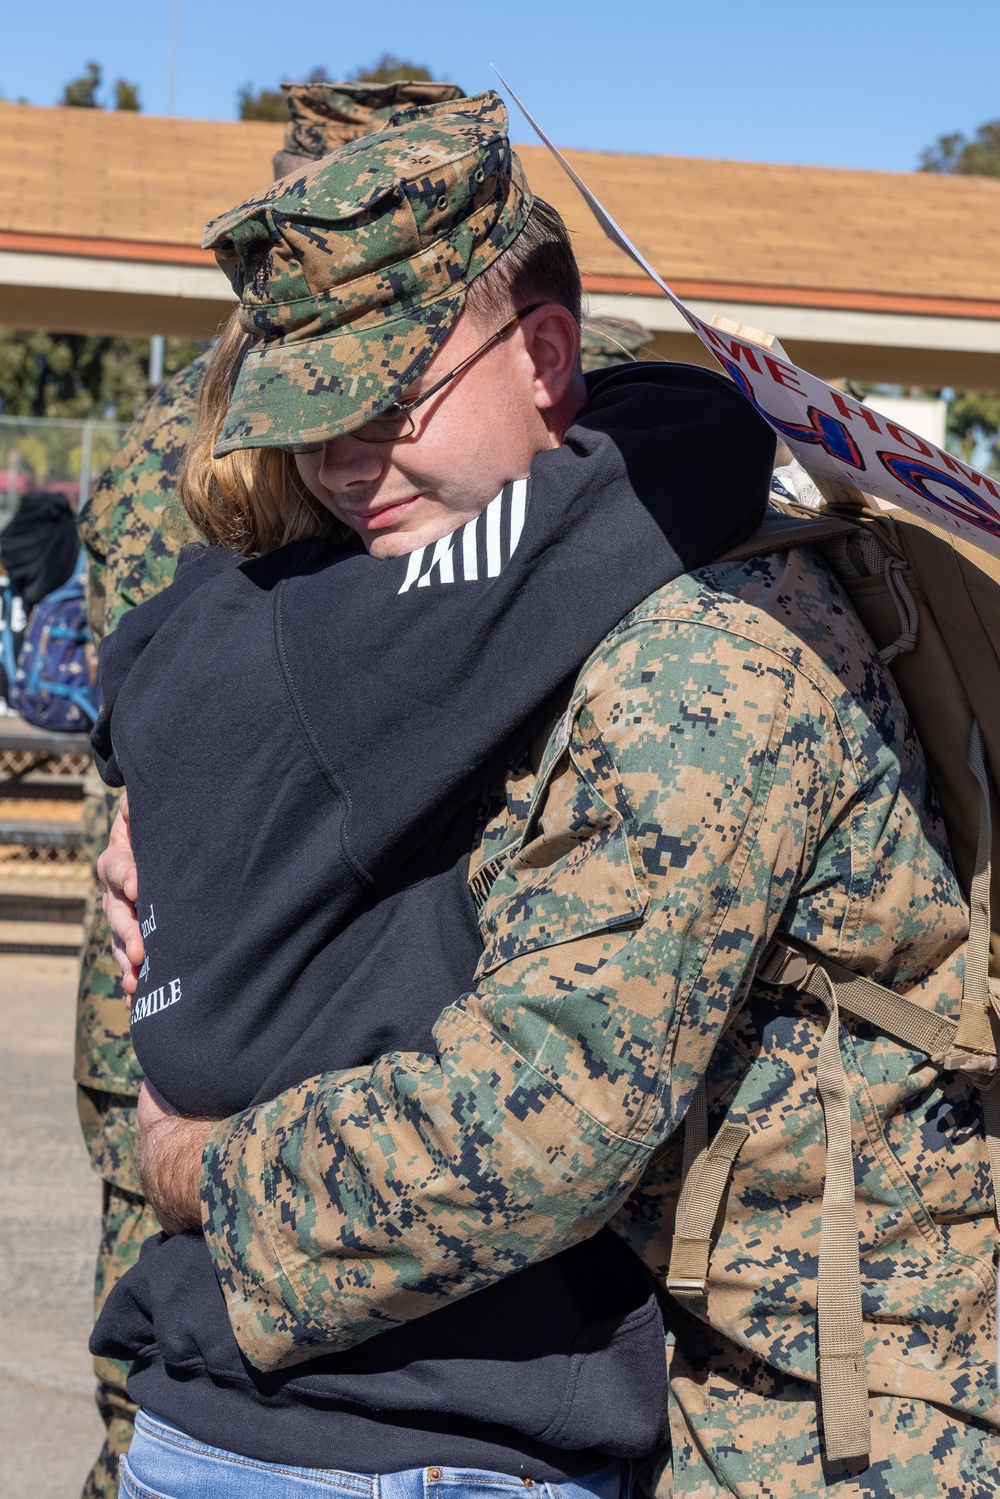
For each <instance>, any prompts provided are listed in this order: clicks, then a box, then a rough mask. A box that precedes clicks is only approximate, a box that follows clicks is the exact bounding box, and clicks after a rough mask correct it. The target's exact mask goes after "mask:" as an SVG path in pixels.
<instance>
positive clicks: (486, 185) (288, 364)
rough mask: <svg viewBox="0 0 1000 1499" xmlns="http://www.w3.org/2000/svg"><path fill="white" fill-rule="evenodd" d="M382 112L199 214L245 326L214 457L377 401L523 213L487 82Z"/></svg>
mask: <svg viewBox="0 0 1000 1499" xmlns="http://www.w3.org/2000/svg"><path fill="white" fill-rule="evenodd" d="M393 119H394V123H392V122H391V123H390V124H389V126H388V127H387V128H386V129H385V130H384V131H382V132H381V133H380V134H378V135H370V136H367V137H366V138H365V139H363V140H356V141H353V142H352V143H351V144H350V145H347V146H343V147H342V148H341V149H340V150H339V151H335V152H333V153H332V154H331V155H329V156H326V157H324V158H323V160H322V161H319V162H316V163H314V164H312V165H311V166H310V167H308V168H306V169H304V170H302V171H301V172H299V173H297V174H295V175H293V176H290V177H286V178H283V179H282V180H281V181H280V182H276V183H274V184H273V185H272V186H271V187H269V188H267V189H265V191H264V192H262V193H258V194H256V195H255V196H254V197H253V198H250V199H248V200H247V201H246V202H245V203H241V204H240V205H239V206H238V207H236V208H234V209H232V210H231V211H230V212H229V213H227V214H223V215H222V217H221V218H218V219H216V220H215V221H214V222H213V223H212V224H210V225H209V226H208V228H207V230H206V233H205V241H204V242H205V244H206V245H208V246H211V247H212V248H213V249H214V250H215V252H216V257H217V259H218V261H219V264H220V265H221V266H222V267H223V269H224V270H225V271H226V274H227V275H228V276H229V279H230V281H231V283H232V285H233V288H234V290H235V291H236V292H237V294H238V295H239V297H240V302H241V306H240V321H241V323H242V326H243V327H244V328H245V329H246V330H247V332H248V333H251V334H252V335H253V338H254V343H253V345H252V346H251V349H250V351H249V353H248V354H247V355H246V357H245V359H244V362H243V367H242V369H241V371H240V373H239V376H238V378H237V384H236V389H235V392H234V395H233V399H232V402H231V405H230V409H229V413H228V415H227V419H226V422H225V424H224V427H223V430H222V433H221V435H220V439H219V442H218V444H217V445H216V449H215V451H216V453H217V454H218V455H219V456H222V455H223V454H225V453H230V452H233V451H234V450H235V449H237V448H247V447H284V446H287V445H289V444H291V443H299V442H315V441H317V440H318V439H319V438H321V437H324V436H326V437H337V436H341V435H342V434H344V433H345V432H349V431H352V430H354V429H355V428H357V427H360V426H363V425H364V424H365V422H367V421H370V420H371V418H372V417H373V416H376V415H378V413H379V412H381V411H384V410H385V409H386V407H387V406H390V405H391V404H392V402H393V401H395V400H398V399H399V396H400V395H401V394H402V392H403V391H404V390H405V388H406V387H407V386H408V385H409V384H410V383H411V382H412V381H413V380H414V379H416V377H417V375H419V374H420V372H421V371H422V370H423V368H424V367H425V365H426V364H427V363H428V362H429V361H430V359H431V358H432V357H433V355H434V354H435V352H436V351H437V350H438V349H439V348H440V347H441V344H442V343H443V342H444V340H445V338H446V337H447V335H448V332H449V331H450V329H451V328H452V326H453V325H454V323H455V320H456V318H457V317H458V315H459V313H460V312H461V310H462V306H463V303H464V301H465V296H466V293H467V291H468V288H469V286H470V285H471V284H472V282H473V281H474V280H475V279H476V277H477V276H480V275H482V274H483V272H484V271H486V270H487V269H488V268H489V267H490V266H491V265H492V264H493V263H494V261H495V260H496V259H497V257H498V256H500V255H502V254H503V253H504V251H505V250H506V249H508V248H509V246H510V245H511V244H512V243H513V242H514V240H515V239H516V238H517V236H518V235H519V234H520V233H521V231H522V230H523V228H524V226H525V224H526V223H527V220H528V215H529V214H530V212H531V208H532V204H533V202H534V199H533V198H532V195H531V190H530V188H529V187H528V184H527V181H526V179H525V176H524V170H523V168H522V166H521V163H520V162H519V161H518V159H517V157H516V155H514V153H513V152H512V151H511V149H510V143H509V141H508V138H507V111H506V110H505V109H504V107H503V102H502V101H501V99H500V98H499V97H498V96H497V95H496V94H494V93H492V92H487V93H485V94H481V95H479V96H477V97H476V98H475V99H467V100H462V101H459V102H455V101H449V100H445V101H439V102H438V103H434V104H428V105H423V106H420V107H415V106H414V107H411V108H410V109H408V110H407V111H405V112H404V113H403V114H401V115H399V116H394V117H393Z"/></svg>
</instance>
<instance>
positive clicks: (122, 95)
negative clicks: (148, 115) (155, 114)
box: [115, 78, 142, 114]
mask: <svg viewBox="0 0 1000 1499" xmlns="http://www.w3.org/2000/svg"><path fill="white" fill-rule="evenodd" d="M115 108H116V109H127V110H129V111H131V112H133V113H135V114H138V113H139V111H140V110H141V109H142V105H141V104H140V103H139V87H138V84H135V83H126V81H125V79H124V78H116V79H115Z"/></svg>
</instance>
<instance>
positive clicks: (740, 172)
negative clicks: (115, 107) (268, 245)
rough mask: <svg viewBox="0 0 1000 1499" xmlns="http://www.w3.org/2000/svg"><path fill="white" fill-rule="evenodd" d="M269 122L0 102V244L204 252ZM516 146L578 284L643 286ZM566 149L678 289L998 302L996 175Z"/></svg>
mask: <svg viewBox="0 0 1000 1499" xmlns="http://www.w3.org/2000/svg"><path fill="white" fill-rule="evenodd" d="M281 137H282V127H281V126H280V125H269V124H264V123H260V122H250V121H247V122H231V123H230V122H219V121H208V120H187V119H163V118H157V117H154V116H147V115H135V114H125V113H115V112H105V111H104V110H87V109H41V108H37V107H35V106H32V105H21V104H3V103H0V249H2V248H18V247H20V248H23V249H32V248H33V249H47V250H63V251H66V252H70V253H76V254H101V255H110V256H116V255H119V256H125V257H128V258H138V259H160V260H164V259H170V260H178V261H180V260H183V261H197V262H200V261H202V260H203V259H209V258H210V257H208V256H206V255H205V252H202V251H200V250H199V249H198V245H199V243H200V239H201V232H202V228H203V226H204V224H205V222H206V221H207V220H208V219H209V218H211V217H213V216H214V215H216V214H218V213H221V212H222V211H224V210H225V209H227V208H229V207H230V206H231V205H232V204H233V203H236V202H239V200H240V199H241V198H242V197H245V196H247V195H249V194H250V193H251V192H253V191H255V190H256V189H257V188H258V187H260V186H261V185H262V184H263V183H265V182H266V181H267V180H268V179H269V177H270V158H271V154H272V153H273V152H274V151H275V150H276V149H277V148H278V147H279V145H280V143H281ZM519 150H520V153H521V155H522V158H523V160H524V164H525V167H526V169H527V172H528V176H529V179H530V181H531V183H532V186H533V187H534V189H535V191H536V192H538V193H540V194H541V195H542V196H543V197H546V198H549V199H550V200H551V201H552V202H553V203H554V204H555V205H556V206H557V207H558V208H559V210H560V212H562V214H563V215H564V217H565V218H566V221H567V223H568V224H569V226H570V229H571V231H572V233H573V237H574V243H575V245H576V248H577V254H578V256H579V259H580V263H581V266H582V268H583V270H584V273H585V276H586V280H587V283H588V285H589V286H590V288H591V289H592V290H609V291H615V290H621V291H638V292H649V291H651V290H652V287H651V284H650V283H649V282H648V280H647V279H646V278H644V277H642V276H641V274H640V273H639V272H638V271H637V269H636V268H635V267H634V266H632V264H631V262H630V261H629V260H628V259H627V258H626V257H625V256H624V255H623V254H622V252H621V251H619V250H617V249H616V248H615V247H614V246H613V245H611V244H610V243H609V242H608V241H607V240H606V239H605V238H604V236H603V234H602V233H601V231H600V230H599V228H598V227H597V225H596V223H594V221H593V219H592V218H591V216H590V214H589V212H588V211H587V209H586V207H585V205H584V204H583V202H582V200H581V199H580V197H579V195H578V193H577V192H576V189H575V188H574V187H573V186H572V184H571V183H570V182H569V181H568V180H567V179H566V178H565V177H564V175H563V174H562V172H561V171H560V169H559V168H558V166H557V165H556V163H555V162H554V161H553V160H552V158H551V157H550V156H549V154H548V152H546V151H545V150H544V148H542V147H540V146H524V147H519ZM569 154H570V157H571V160H572V161H573V164H574V166H575V167H576V169H577V170H578V171H579V173H580V175H581V176H582V177H583V178H584V180H585V181H586V182H588V183H589V184H590V185H591V187H592V188H593V189H594V191H595V192H596V193H597V195H598V196H599V197H600V198H601V199H602V200H603V201H604V203H605V204H606V205H607V207H608V208H609V210H610V211H611V213H612V214H613V215H614V216H615V218H617V219H618V220H619V222H620V223H621V224H622V227H623V228H624V229H626V231H627V232H628V233H629V234H630V235H631V236H632V238H633V239H634V240H635V241H636V243H637V244H638V245H639V247H640V248H641V249H642V250H643V251H644V253H645V254H646V255H647V257H648V258H649V259H650V260H651V261H652V262H653V264H655V265H656V266H657V267H658V268H659V269H660V271H661V273H662V274H663V275H664V276H666V277H667V279H668V280H670V281H671V284H672V285H674V286H675V287H676V289H677V290H678V291H679V292H680V294H681V295H685V296H698V295H702V296H715V297H717V298H720V299H723V300H742V299H749V300H758V301H769V302H786V303H788V302H794V303H797V304H799V305H807V306H837V307H877V308H883V309H885V310H890V311H892V310H898V311H923V312H926V313H931V314H934V313H951V314H955V313H958V314H962V313H964V314H965V315H968V316H980V317H982V316H988V317H997V316H1000V255H998V254H997V247H998V245H1000V181H996V180H993V179H989V178H978V177H946V176H936V175H933V174H929V173H889V172H858V171H845V170H839V169H832V168H826V167H791V166H777V165H767V164H759V163H753V162H735V161H711V160H701V159H694V158H686V157H673V156H626V155H618V154H612V153H610V152H598V151H573V152H570V153H569ZM88 246H89V248H88Z"/></svg>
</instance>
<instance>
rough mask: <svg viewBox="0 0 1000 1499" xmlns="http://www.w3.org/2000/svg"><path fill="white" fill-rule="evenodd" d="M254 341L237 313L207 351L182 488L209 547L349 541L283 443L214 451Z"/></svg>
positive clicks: (255, 553)
mask: <svg viewBox="0 0 1000 1499" xmlns="http://www.w3.org/2000/svg"><path fill="white" fill-rule="evenodd" d="M252 343H253V338H252V337H251V335H250V334H249V333H246V332H244V330H243V328H241V326H240V323H239V313H238V312H234V313H233V315H232V317H231V318H230V319H229V322H228V323H227V324H226V326H225V328H224V329H223V331H222V334H221V336H220V337H219V340H218V342H217V343H216V345H215V347H214V348H213V349H212V352H211V353H210V354H209V356H208V360H207V362H206V365H205V377H204V379H203V381H202V386H201V393H200V396H199V399H198V413H197V416H196V418H195V424H194V428H193V430H192V433H191V439H190V441H189V443H188V445H187V451H186V453H185V457H184V464H183V467H182V469H181V473H180V477H179V479H178V484H177V491H178V494H179V496H180V500H181V504H182V505H183V506H184V509H185V510H186V511H187V514H188V516H189V517H190V519H191V521H192V523H193V525H194V527H195V529H196V530H197V531H198V532H199V533H200V534H201V535H202V536H203V537H204V538H205V540H206V541H207V542H209V543H210V544H211V545H212V546H225V547H232V548H233V550H234V551H237V552H240V553H242V555H243V556H244V557H259V556H260V555H261V554H262V553H264V552H272V551H274V549H275V548H276V547H280V546H285V545H286V544H287V543H288V542H290V541H298V540H299V539H300V538H301V537H303V536H329V537H332V538H333V539H334V540H337V541H346V540H348V539H349V538H350V536H351V532H350V531H349V530H348V528H347V527H346V526H345V525H343V524H342V523H341V522H340V521H338V520H337V519H336V517H335V516H333V515H331V513H330V512H329V510H327V509H326V507H325V506H323V505H321V504H320V502H319V500H317V499H316V497H315V496H314V495H312V494H310V493H309V490H308V489H307V488H306V486H305V485H304V484H303V482H302V479H301V478H300V477H299V472H298V469H297V468H296V467H295V459H294V458H293V457H292V455H291V453H288V452H285V451H284V450H283V449H281V448H241V449H238V450H237V452H235V453H227V454H226V455H225V457H223V458H214V457H213V456H212V449H213V448H214V447H215V444H216V443H217V442H218V440H219V433H220V432H221V430H222V423H223V421H224V420H225V416H226V411H227V409H228V407H229V402H230V400H231V399H232V394H233V390H234V388H235V385H236V377H237V375H238V374H239V372H240V366H241V364H242V363H243V358H244V355H245V354H246V352H247V350H248V349H249V348H250V346H251V344H252Z"/></svg>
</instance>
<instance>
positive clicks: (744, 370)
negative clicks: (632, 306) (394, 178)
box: [497, 74, 1000, 557]
mask: <svg viewBox="0 0 1000 1499" xmlns="http://www.w3.org/2000/svg"><path fill="white" fill-rule="evenodd" d="M497 76H498V77H499V78H500V81H501V83H503V85H504V87H505V88H506V89H507V90H508V92H509V93H510V95H511V98H512V99H514V100H515V102H516V103H517V105H518V107H519V108H520V109H521V110H522V111H523V113H524V115H525V118H526V119H527V120H528V122H529V123H530V124H531V126H532V127H533V129H534V130H535V131H536V132H537V133H538V135H539V137H540V139H541V140H542V141H544V143H545V145H546V146H548V148H549V150H550V151H551V152H552V154H553V156H554V157H555V158H556V160H557V161H558V163H559V165H560V166H561V167H562V169H563V171H564V172H566V173H567V175H568V176H569V177H571V178H572V180H573V181H574V182H575V184H576V186H577V187H578V188H579V190H580V192H581V193H582V194H583V197H584V200H585V201H586V203H587V206H588V208H589V209H590V211H591V213H592V214H593V215H594V217H595V219H596V220H597V222H598V223H599V224H600V226H601V228H602V229H603V230H604V232H605V234H606V235H607V236H608V238H609V239H610V240H611V241H612V243H613V244H616V245H617V246H618V247H619V249H621V250H624V251H625V254H626V255H628V256H630V257H631V259H632V260H634V261H635V263H636V265H638V266H641V267H642V269H643V270H644V271H645V272H646V274H647V276H650V277H652V279H653V280H654V281H655V282H656V284H657V286H659V287H660V289H661V290H662V291H664V292H666V294H667V296H668V297H669V298H670V300H671V302H673V304H674V306H675V307H676V308H677V311H678V312H679V313H680V314H681V316H682V317H683V318H684V319H685V321H686V322H687V323H688V324H689V326H690V327H691V329H692V330H693V331H694V332H695V333H696V334H697V335H698V337H699V338H700V339H701V341H702V343H703V344H704V345H705V347H706V348H707V349H709V350H710V352H711V353H712V354H714V355H715V358H716V359H717V360H718V361H719V363H720V364H721V366H722V368H723V369H724V370H725V371H726V373H727V374H728V375H730V376H731V377H732V379H733V380H734V381H735V383H736V385H737V387H738V388H739V389H740V390H741V391H742V392H743V394H744V395H745V396H746V398H747V400H748V401H749V402H750V403H751V405H753V406H755V407H756V409H757V410H758V411H759V412H760V414H761V416H762V417H763V418H764V420H765V421H767V422H769V423H770V425H771V426H772V427H773V428H774V430H775V432H777V433H778V435H779V436H780V437H781V438H783V440H784V441H785V442H786V443H787V444H788V446H789V448H791V450H792V452H793V453H794V454H795V456H796V458H798V460H799V462H800V463H801V464H802V466H803V468H806V469H808V470H809V471H810V472H811V473H813V474H819V475H821V476H823V477H826V478H829V479H836V480H839V481H841V482H842V483H845V484H850V485H852V486H853V487H854V488H855V489H862V490H864V491H866V492H867V493H868V494H873V495H876V496H878V497H879V498H880V499H883V500H890V501H891V502H892V503H893V504H896V505H902V506H903V507H904V508H905V509H907V510H912V511H913V512H914V514H916V515H921V516H923V517H924V518H925V519H927V520H931V521H934V522H935V523H936V524H937V525H939V526H941V527H943V528H944V529H946V530H949V531H954V532H956V533H957V534H958V535H959V536H964V537H965V538H966V539H967V540H968V541H972V542H975V544H976V545H977V546H980V547H983V548H984V549H985V550H986V551H988V552H992V553H993V554H994V555H995V556H998V557H1000V485H998V484H997V483H996V482H995V481H994V480H993V479H990V478H989V477H988V476H987V475H986V474H981V473H979V472H978V471H977V470H976V469H974V468H970V467H969V466H968V464H965V463H961V462H959V460H958V459H957V458H953V457H952V455H951V454H950V453H947V452H945V450H944V449H943V448H940V447H938V446H937V445H936V444H935V443H932V442H929V441H928V440H927V438H925V437H920V436H919V435H918V434H917V433H916V432H911V431H910V430H909V428H908V427H904V426H902V425H901V423H899V422H894V421H892V420H890V419H888V418H887V417H885V416H882V415H881V414H880V413H878V412H876V411H873V410H872V408H871V407H870V406H866V405H863V404H862V403H861V402H859V401H854V400H852V399H851V398H850V396H846V395H844V393H843V392H842V391H839V390H835V389H834V388H833V387H832V386H830V385H827V384H826V383H825V382H824V381H823V380H818V379H817V378H816V376H815V375H810V374H807V372H806V371H805V370H801V369H799V368H798V366H797V365H794V364H792V363H791V362H790V361H789V360H788V359H782V358H779V357H778V356H777V355H776V354H773V353H771V352H770V351H769V350H768V349H765V348H763V347H762V346H761V345H760V344H756V343H753V342H752V341H750V340H749V339H746V338H742V337H740V336H739V335H738V334H735V333H728V332H723V331H722V330H721V329H719V328H715V327H713V326H712V324H711V323H705V322H702V320H701V318H699V317H696V316H695V314H694V313H693V312H692V311H691V310H690V308H688V307H685V305H684V303H683V302H682V301H681V299H680V297H678V296H676V295H675V294H674V293H673V292H672V291H671V290H670V287H669V286H668V285H667V283H666V282H665V281H664V280H663V278H662V277H661V276H659V275H658V274H657V272H656V271H655V270H654V269H653V267H652V266H651V265H650V264H649V261H648V260H646V258H645V256H643V255H642V254H640V252H639V251H638V250H637V249H636V247H635V245H633V243H632V241H631V240H630V239H629V238H628V236H627V235H626V234H625V233H624V232H623V231H622V230H621V229H619V227H618V225H617V224H616V223H615V221H614V219H613V218H612V217H611V215H610V214H609V213H608V211H607V209H606V208H605V207H604V206H603V204H602V203H600V202H599V201H598V199H597V198H595V197H594V194H593V193H592V192H591V191H590V189H589V187H588V186H587V184H586V183H585V182H584V181H583V180H582V179H581V178H580V177H579V176H578V175H577V173H576V172H575V171H574V170H573V168H572V167H571V166H570V164H569V162H568V161H567V160H566V158H565V157H564V156H563V154H562V152H561V151H559V150H558V149H557V148H556V147H555V146H554V145H553V144H552V142H551V141H550V140H549V138H548V136H547V135H546V134H545V132H544V130H542V129H541V127H540V126H539V125H538V124H536V122H535V121H534V120H533V119H532V118H531V115H530V114H528V111H527V110H526V109H525V108H524V105H523V104H522V103H521V101H520V99H518V97H517V95H516V94H515V93H514V90H513V89H512V88H511V87H510V84H509V83H507V81H506V79H504V78H503V77H502V76H501V75H500V74H497Z"/></svg>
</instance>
